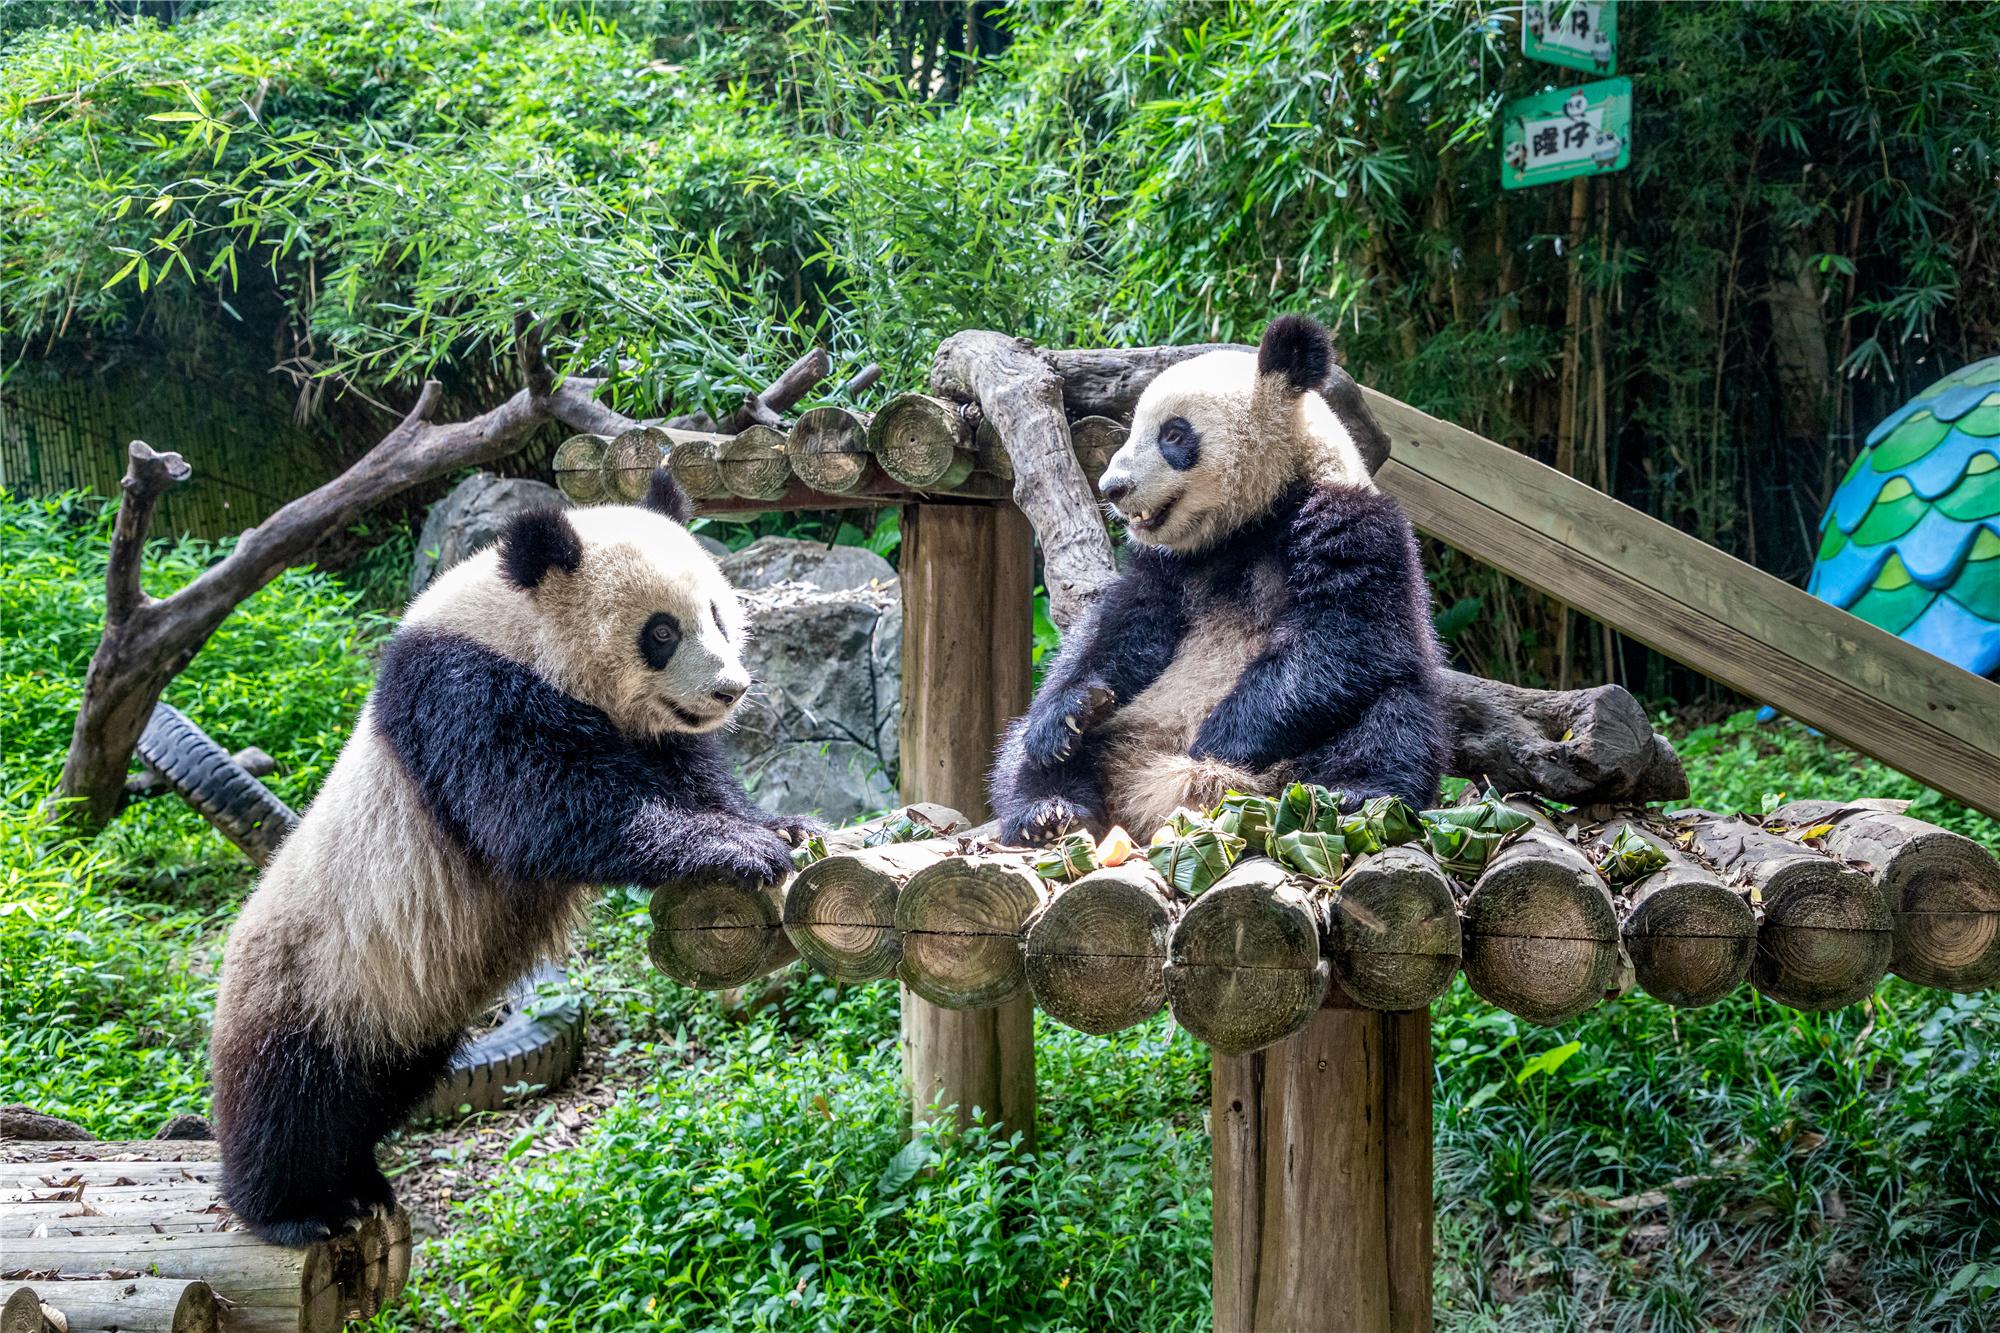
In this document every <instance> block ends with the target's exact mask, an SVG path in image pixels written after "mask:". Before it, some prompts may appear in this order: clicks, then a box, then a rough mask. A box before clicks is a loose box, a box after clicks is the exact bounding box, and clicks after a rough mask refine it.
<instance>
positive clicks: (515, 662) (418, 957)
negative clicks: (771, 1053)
mask: <svg viewBox="0 0 2000 1333" xmlns="http://www.w3.org/2000/svg"><path fill="white" fill-rule="evenodd" d="M689 512H690V511H689V508H688V504H687V499H686V496H685V495H684V494H683V493H682V492H681V491H680V489H679V488H678V487H677V486H676V485H675V484H674V482H673V480H672V478H671V477H670V476H669V475H668V474H667V473H666V472H665V471H664V470H662V471H660V472H657V473H655V475H654V478H653V481H652V486H651V489H650V491H649V493H648V495H647V498H646V501H645V503H644V504H643V505H641V506H635V507H607V508H598V509H583V510H570V511H563V510H553V509H550V510H538V511H531V512H528V513H524V514H522V515H520V516H519V517H518V518H516V519H515V520H514V521H513V522H512V524H510V525H509V527H508V528H507V530H506V531H505V533H504V535H503V536H502V538H501V540H500V542H499V543H498V544H497V546H496V547H494V548H490V549H488V550H487V551H485V552H483V553H481V554H480V555H478V556H476V557H474V558H473V559H471V560H469V561H467V562H465V563H464V564H461V565H458V566H457V567H455V568H453V569H452V570H450V571H449V572H448V573H446V574H444V575H443V576H442V577H440V578H439V579H438V580H437V581H436V582H435V583H433V584H432V585H431V587H430V588H429V589H427V590H426V591H425V592H424V594H423V595H422V596H421V597H419V598H418V599H417V600H416V601H415V602H414V603H413V604H412V605H411V606H410V608H409V611H408V613H407V614H406V615H405V616H404V619H403V622H402V625H401V627H400V628H399V629H398V631H397V632H396V635H395V637H394V638H393V639H391V640H390V642H389V644H388V646H387V647H386V648H385V649H384V650H383V653H382V659H381V664H380V667H379V670H378V672H377V675H376V680H375V688H374V692H373V693H372V694H371V695H370V696H369V700H368V703H367V704H366V706H365V707H364V708H363V709H362V712H361V717H360V720H359V722H358V723H357V724H356V726H355V729H354V734H353V736H352V737H351V738H350V739H349V741H348V743H347V747H346V749H344V750H343V751H342V752H341V755H340V759H339V761H338V762H337V763H336V764H335V765H334V767H333V771H332V772H331V773H330V774H329V775H328V776H327V780H326V785H325V786H324V787H323V788H322V789H321V791H320V793H319V796H318V799H316V800H315V801H314V802H313V803H312V806H311V808H310V809H308V810H307V811H306V814H305V817H304V819H303V820H301V821H300V823H299V826H298V827H297V828H296V829H295V830H294V831H293V832H292V834H291V835H290V837H288V838H287V839H286V840H285V843H284V845H283V846H282V847H281V848H280V849H279V851H278V854H277V856H276V857H275V858H274V859H273V860H272V862H271V864H270V867H269V868H268V869H267V870H266V871H265V872H264V875H263V878H262V880H261V881H260V882H259V884H258V886H257V889H256V892H255V893H253V894H252V895H251V898H250V901H249V902H248V904H247V905H246V906H245V907H244V909H243V913H242V916H241V918H240V919H239V920H238V921H237V923H236V926H235V929H234V930H232V931H231V933H230V937H229V945H228V948H227V950H226V952H225V954H224V959H223V970H222V986H221V993H220V995H219V996H218V997H217V1000H216V1008H215V1029H214V1035H213V1039H212V1043H211V1047H210V1058H211V1063H212V1066H213V1076H214V1083H215V1128H216V1136H217V1138H218V1140H219V1141H220V1144H221V1148H222V1159H223V1175H224V1196H225V1197H226V1198H227V1200H228V1202H229V1205H230V1207H231V1208H233V1209H234V1210H235V1211H236V1214H237V1216H238V1217H240V1218H241V1219H242V1220H243V1221H244V1223H245V1224H247V1225H248V1226H249V1227H250V1229H251V1230H252V1231H254V1232H256V1233H257V1234H258V1235H260V1236H262V1237H264V1238H265V1239H266V1240H270V1241H274V1242H276V1243H278V1244H281V1245H304V1244H308V1243H310V1242H312V1241H315V1240H319V1239H321V1238H323V1237H326V1236H329V1235H333V1234H335V1233H338V1232H340V1231H343V1230H345V1229H347V1228H348V1227H349V1226H351V1225H352V1224H354V1223H355V1222H357V1221H358V1220H360V1219H362V1218H363V1217H365V1216H366V1215H367V1214H368V1213H369V1212H370V1211H371V1210H373V1209H378V1208H382V1209H386V1208H388V1207H391V1206H393V1203H394V1197H393V1194H392V1191H391V1190H390V1187H389V1182H388V1181H387V1180H386V1179H385V1178H384V1177H383V1175H382V1173H381V1172H380V1171H379V1170H378V1169H377V1168H376V1165H375V1147H376V1144H377V1143H378V1142H379V1141H380V1140H381V1139H382V1138H383V1136H384V1135H386V1134H387V1133H388V1132H389V1131H390V1130H392V1129H394V1128H395V1127H396V1126H397V1125H398V1124H399V1123H401V1122H402V1120H403V1119H404V1118H405V1117H406V1116H408V1115H409V1113H410V1112H411V1111H412V1110H413V1109H414V1108H415V1107H416V1106H417V1105H418V1104H420V1103H421V1102H422V1101H423V1100H424V1098H425V1097H427V1096H428V1095H429V1094H430V1092H431V1090H432V1088H433V1087H434V1086H435V1085H436V1083H437V1080H438V1077H439V1075H440V1074H442V1073H443V1071H444V1069H445V1067H446V1064H447V1063H448V1061H449V1059H450V1056H451V1054H452V1051H453V1049H454V1048H455V1047H456V1045H457V1044H458V1041H459V1038H460V1034H461V1033H462V1032H463V1031H464V1030H465V1027H466V1024H467V1023H468V1022H470V1021H471V1020H472V1019H473V1018H474V1017H475V1016H476V1015H477V1014H478V1013H479V1012H480V1010H481V1009H482V1008H483V1007H484V1006H486V1005H487V1004H489V1003H491V1001H492V1000H493V999H494V998H495V997H496V996H497V995H498V994H499V993H500V992H501V991H502V990H503V989H504V988H505V987H506V986H507V985H508V984H509V983H510V982H512V981H513V980H514V979H516V978H517V977H519V976H520V975H521V974H522V973H524V972H525V971H527V969H528V968H529V967H530V965H531V964H532V963H533V962H534V961H535V960H536V959H537V958H538V957H541V956H544V955H547V954H551V953H554V952H556V951H558V950H560V949H562V948H563V947H564V944H565V940H566V937H567V935H568V933H569V931H570V929H571V927H572V926H573V925H574V924H575V923H576V920H577V918H578V916H579V915H580V911H581V908H582V907H583V906H584V904H585V902H586V898H587V895H588V893H589V890H590V888H591V887H592V886H595V885H599V884H607V883H631V884H640V885H654V884H659V883H662V882H665V881H671V880H682V879H695V878H718V877H719V878H730V879H735V880H738V881H742V882H745V883H765V882H770V881H774V880H776V879H778V878H780V877H781V876H783V875H785V874H786V873H788V872H789V871H790V870H791V868H792V861H791V844H792V843H794V842H796V841H798V840H800V839H801V838H802V837H803V836H805V835H806V834H807V833H809V832H810V831H811V830H812V828H813V827H814V826H813V825H811V824H810V822H809V821H805V820H798V819H790V818H785V817H782V816H774V815H768V814H766V813H764V812H763V811H761V810H759V809H757V808H756V807H755V806H753V805H752V804H751V803H750V800H749V798H748V796H747V795H746V794H745V793H744V791H743V789H742V787H741V786H739V785H738V783H737V782H736V780H735V778H734V777H733V776H732V774H731V770H730V767H729V764H728V762H727V761H726V760H725V758H724V756H723V753H722V750H721V747H720V744H719V743H718V740H717V738H716V737H715V736H714V735H713V733H714V732H715V731H716V729H717V728H719V727H721V726H722V725H723V724H724V723H725V721H727V719H728V718H729V715H730V713H731V712H732V711H733V710H734V709H735V707H736V705H737V703H738V701H739V700H741V699H742V698H743V695H744V693H745V692H746V691H747V690H748V689H749V686H750V678H749V676H748V674H747V673H746V672H745V671H744V668H743V661H742V656H741V652H742V646H743V639H744V628H743V616H742V612H741V610H740V608H739V607H738V605H737V601H736V596H735V593H734V592H733V591H732V590H731V588H730V586H729V584H728V583H727V581H725V580H724V578H723V576H722V572H721V571H720V570H719V569H717V568H716V565H715V562H714V561H713V560H711V559H710V558H709V556H708V554H707V553H706V552H705V551H703V550H702V549H701V547H700V546H699V545H697V544H696V542H695V540H694V538H693V536H691V535H690V534H689V533H688V531H687V530H686V528H684V527H683V526H681V525H682V523H683V522H685V521H686V519H687V517H688V515H689Z"/></svg>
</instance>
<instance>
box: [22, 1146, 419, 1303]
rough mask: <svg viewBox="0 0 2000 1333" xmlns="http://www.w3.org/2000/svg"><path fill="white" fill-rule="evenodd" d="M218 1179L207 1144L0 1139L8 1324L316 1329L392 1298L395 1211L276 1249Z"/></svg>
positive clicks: (402, 1235) (397, 1261) (402, 1258)
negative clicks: (233, 1208)
mask: <svg viewBox="0 0 2000 1333" xmlns="http://www.w3.org/2000/svg"><path fill="white" fill-rule="evenodd" d="M221 1178H222V1171H221V1162H220V1154H219V1153H218V1151H217V1149H216V1145H215V1144H214V1143H213V1142H211V1141H207V1140H192V1141H164V1142H155V1141H127V1142H112V1143H100V1142H53V1143H44V1142H19V1141H13V1140H9V1141H5V1142H0V1300H5V1301H6V1302H7V1304H6V1306H5V1309H6V1311H7V1314H8V1317H9V1318H10V1319H16V1320H18V1321H19V1322H20V1326H21V1327H22V1328H23V1329H27V1330H31V1331H32V1333H39V1330H40V1329H42V1328H43V1327H45V1326H46V1327H54V1328H62V1327H67V1328H68V1329H69V1330H70V1333H88V1331H89V1330H93V1329H114V1328H115V1329H120V1330H125V1333H149V1331H150V1330H159V1331H160V1333H207V1331H209V1330H216V1331H219V1333H281V1331H282V1333H326V1330H332V1329H337V1328H340V1327H341V1326H342V1325H344V1324H346V1323H347V1322H348V1321H350V1320H354V1319H366V1318H370V1317H372V1316H373V1315H374V1314H376V1313H377V1312H378V1311H379V1310H381V1309H382V1308H383V1307H384V1306H386V1305H388V1304H390V1303H392V1302H393V1301H395V1300H396V1298H397V1297H398V1296H399V1295H400V1294H401V1293H402V1290H403V1286H404V1283H405V1282H406V1281H407V1280H408V1278H409V1273H410V1222H409V1218H408V1217H407V1216H405V1215H404V1214H403V1213H402V1212H400V1211H398V1212H397V1213H395V1214H394V1215H393V1216H390V1217H385V1218H370V1219H369V1220H368V1221H367V1222H365V1223H363V1224H362V1226H361V1227H360V1228H359V1229H358V1230H357V1231H356V1232H355V1233H354V1234H352V1235H347V1236H339V1237H336V1238H334V1239H332V1240H329V1241H323V1242H321V1243H319V1244H317V1245H312V1246H309V1247H307V1248H305V1249H296V1250H294V1249H285V1248H283V1247H281V1246H277V1245H269V1244H266V1243H265V1242H263V1241H261V1240H259V1239H257V1238H256V1237H255V1236H253V1235H251V1234H250V1233H249V1232H248V1231H245V1230H243V1229H242V1224H241V1223H240V1222H238V1221H237V1220H236V1218H235V1216H234V1215H233V1214H232V1213H231V1212H230V1211H229V1208H228V1206H227V1205H226V1204H224V1203H223V1202H222V1197H221V1192H220V1181H221ZM23 1293H26V1294H23ZM58 1315H59V1316H60V1318H57V1317H55V1316H58ZM14 1327H15V1325H14V1324H13V1323H9V1324H8V1325H7V1326H6V1330H7V1333H13V1329H14Z"/></svg>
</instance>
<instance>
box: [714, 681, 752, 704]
mask: <svg viewBox="0 0 2000 1333" xmlns="http://www.w3.org/2000/svg"><path fill="white" fill-rule="evenodd" d="M749 690H750V687H749V686H748V685H738V684H737V683H736V682H734V681H731V682H730V683H729V684H727V685H724V686H722V687H720V688H719V689H717V690H716V691H715V701H716V702H717V703H719V704H721V705H722V706H723V707H724V708H734V707H735V706H736V701H737V700H738V699H741V698H742V697H743V696H744V695H745V694H747V693H748V692H749Z"/></svg>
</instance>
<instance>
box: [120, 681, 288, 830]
mask: <svg viewBox="0 0 2000 1333" xmlns="http://www.w3.org/2000/svg"><path fill="white" fill-rule="evenodd" d="M135 748H136V749H137V750H138V752H139V759H140V761H141V762H143V763H144V764H145V765H146V767H148V768H150V769H152V770H153V771H154V772H155V773H157V774H159V775H160V780H161V781H162V782H164V783H166V784H167V785H168V786H169V787H171V788H173V790H174V791H175V792H176V793H177V794H179V796H180V797H181V798H182V799H183V800H185V801H186V802H187V803H188V804H189V805H191V806H193V807H194V808H195V809H196V810H197V811H199V812H200V814H201V817H202V818H203V819H206V820H207V821H208V822H209V823H210V824H213V825H214V826H215V830H216V832H218V833H220V834H221V835H222V836H223V837H225V838H227V839H229V840H230V841H231V842H233V843H235V844H236V845H237V846H238V847H240V848H241V849H242V850H243V854H244V855H245V856H247V857H249V858H250V859H251V860H252V861H254V862H256V863H257V864H258V865H259V866H262V865H264V864H265V863H267V862H268V861H270V859H271V856H272V854H273V853H274V852H276V851H277V850H278V844H279V843H280V842H282V841H284V839H285V835H286V834H288V833H290V832H291V831H292V829H293V828H295V827H297V825H298V822H299V817H298V816H297V815H296V814H294V813H293V812H292V808H291V807H290V806H288V805H286V804H285V803H284V802H283V801H281V800H279V799H278V798H277V795H276V794H275V793H274V792H272V790H271V789H270V788H269V787H266V786H265V785H264V784H263V783H261V782H259V781H258V780H257V779H256V778H253V777H251V776H250V774H249V773H247V772H245V771H244V768H243V766H242V765H241V764H239V763H237V762H236V760H235V759H233V758H231V757H230V754H229V751H227V750H225V749H223V748H222V747H221V746H220V745H217V744H216V743H215V742H214V741H212V740H210V739H209V737H208V733H207V732H205V731H203V730H202V729H201V728H200V727H197V726H196V725H195V724H194V723H193V722H191V721H189V720H188V718H187V715H186V714H184V713H182V712H181V711H180V710H179V709H178V708H175V707H173V706H172V705H170V704H154V705H153V715H152V717H150V718H149V719H147V722H146V729H145V730H144V731H142V732H140V733H139V744H138V745H137V746H136V747H135Z"/></svg>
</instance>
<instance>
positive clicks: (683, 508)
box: [639, 466, 694, 523]
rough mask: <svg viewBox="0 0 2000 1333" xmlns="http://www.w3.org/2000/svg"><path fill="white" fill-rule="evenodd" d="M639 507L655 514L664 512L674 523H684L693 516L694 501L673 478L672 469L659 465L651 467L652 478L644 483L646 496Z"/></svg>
mask: <svg viewBox="0 0 2000 1333" xmlns="http://www.w3.org/2000/svg"><path fill="white" fill-rule="evenodd" d="M639 505H640V507H641V508H644V509H650V510H652V511H653V512H654V513H656V514H665V515H666V516H667V517H668V518H670V519H672V520H673V521H674V522H676V523H686V522H687V521H688V520H689V519H691V518H693V517H694V501H692V500H690V499H688V493H687V492H686V491H684V490H682V489H681V484H680V483H679V482H678V481H675V480H674V474H673V470H672V469H671V468H668V467H665V466H661V467H656V468H654V469H653V476H652V479H651V480H649V481H648V482H647V483H646V498H645V499H643V500H641V501H640V502H639Z"/></svg>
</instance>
